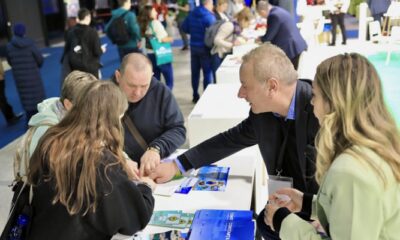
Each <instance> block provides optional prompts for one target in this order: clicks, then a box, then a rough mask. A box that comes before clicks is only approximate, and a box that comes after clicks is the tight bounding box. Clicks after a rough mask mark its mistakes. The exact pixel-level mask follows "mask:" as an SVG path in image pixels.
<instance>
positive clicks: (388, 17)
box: [382, 1, 400, 36]
mask: <svg viewBox="0 0 400 240" xmlns="http://www.w3.org/2000/svg"><path fill="white" fill-rule="evenodd" d="M384 16H385V20H384V22H383V26H382V32H384V33H385V35H387V36H389V35H390V27H391V21H392V20H393V19H399V18H400V2H397V1H392V3H391V4H390V6H389V8H388V10H387V12H386V13H385V14H384ZM386 29H387V30H388V31H387V33H386Z"/></svg>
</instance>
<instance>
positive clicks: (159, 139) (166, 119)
mask: <svg viewBox="0 0 400 240" xmlns="http://www.w3.org/2000/svg"><path fill="white" fill-rule="evenodd" d="M115 80H116V82H117V83H118V85H119V87H120V88H121V90H122V91H123V92H124V93H125V95H126V96H127V98H128V101H129V108H128V110H127V111H126V113H125V118H129V119H130V120H132V123H133V124H134V126H135V127H136V128H137V130H138V132H139V133H140V135H141V138H143V140H144V141H145V145H146V146H143V144H140V140H138V137H137V136H134V135H135V134H133V133H132V132H131V130H129V126H127V120H126V119H125V120H124V128H125V149H124V150H125V152H126V153H127V154H128V155H129V157H130V158H131V159H132V160H134V161H136V162H137V163H138V164H139V165H140V173H141V174H142V175H143V174H149V173H150V172H151V170H152V169H154V168H155V167H156V166H157V165H158V164H159V163H160V160H161V159H162V158H164V157H167V156H169V155H170V154H171V153H173V152H174V151H175V150H176V149H177V148H178V147H179V146H181V145H182V144H183V143H184V142H185V139H186V128H185V126H184V119H183V115H182V112H181V110H180V109H179V106H178V104H177V102H176V99H175V97H174V96H173V95H172V92H171V91H170V90H169V88H168V87H167V86H165V85H164V84H163V83H162V82H160V81H158V80H157V79H155V78H154V77H153V67H152V64H151V62H150V60H149V59H148V58H147V57H146V56H145V55H143V54H140V53H131V54H128V55H126V56H125V57H124V58H123V60H122V63H121V67H120V69H119V70H117V71H116V72H115Z"/></svg>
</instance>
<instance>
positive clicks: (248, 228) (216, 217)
mask: <svg viewBox="0 0 400 240" xmlns="http://www.w3.org/2000/svg"><path fill="white" fill-rule="evenodd" d="M252 215H253V213H252V211H239V210H208V209H204V210H198V211H196V213H195V216H194V219H193V223H192V227H191V229H190V232H189V240H204V239H207V240H214V239H215V240H220V239H225V240H228V239H232V240H246V239H254V222H253V221H252Z"/></svg>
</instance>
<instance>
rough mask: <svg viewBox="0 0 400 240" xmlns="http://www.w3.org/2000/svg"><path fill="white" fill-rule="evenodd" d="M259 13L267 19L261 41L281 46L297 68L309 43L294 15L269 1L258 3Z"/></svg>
mask: <svg viewBox="0 0 400 240" xmlns="http://www.w3.org/2000/svg"><path fill="white" fill-rule="evenodd" d="M257 12H258V14H259V15H260V16H261V17H263V18H266V19H267V25H268V27H267V31H266V33H265V35H264V36H262V37H261V38H260V39H259V41H262V42H271V43H272V44H274V45H276V46H278V47H280V48H281V49H282V50H283V51H284V52H285V53H286V55H287V56H288V57H289V59H290V61H291V62H292V63H293V66H294V68H295V69H296V70H297V68H298V65H299V59H300V55H301V53H302V52H303V51H305V50H306V49H307V43H306V41H305V40H304V38H303V37H302V36H301V34H300V30H299V28H298V27H297V26H296V22H295V20H294V19H293V17H292V16H291V15H290V14H289V12H288V11H286V10H285V9H283V8H281V7H278V6H273V5H271V4H269V3H268V2H267V1H259V2H258V3H257Z"/></svg>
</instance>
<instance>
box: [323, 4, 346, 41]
mask: <svg viewBox="0 0 400 240" xmlns="http://www.w3.org/2000/svg"><path fill="white" fill-rule="evenodd" d="M326 6H327V7H328V9H329V11H330V17H331V21H332V29H331V33H332V41H331V43H330V44H329V46H335V44H336V27H337V25H338V24H339V26H340V31H341V32H342V44H343V45H346V41H347V35H346V26H345V25H344V16H345V14H346V13H347V10H348V9H349V6H350V0H327V1H326Z"/></svg>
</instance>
